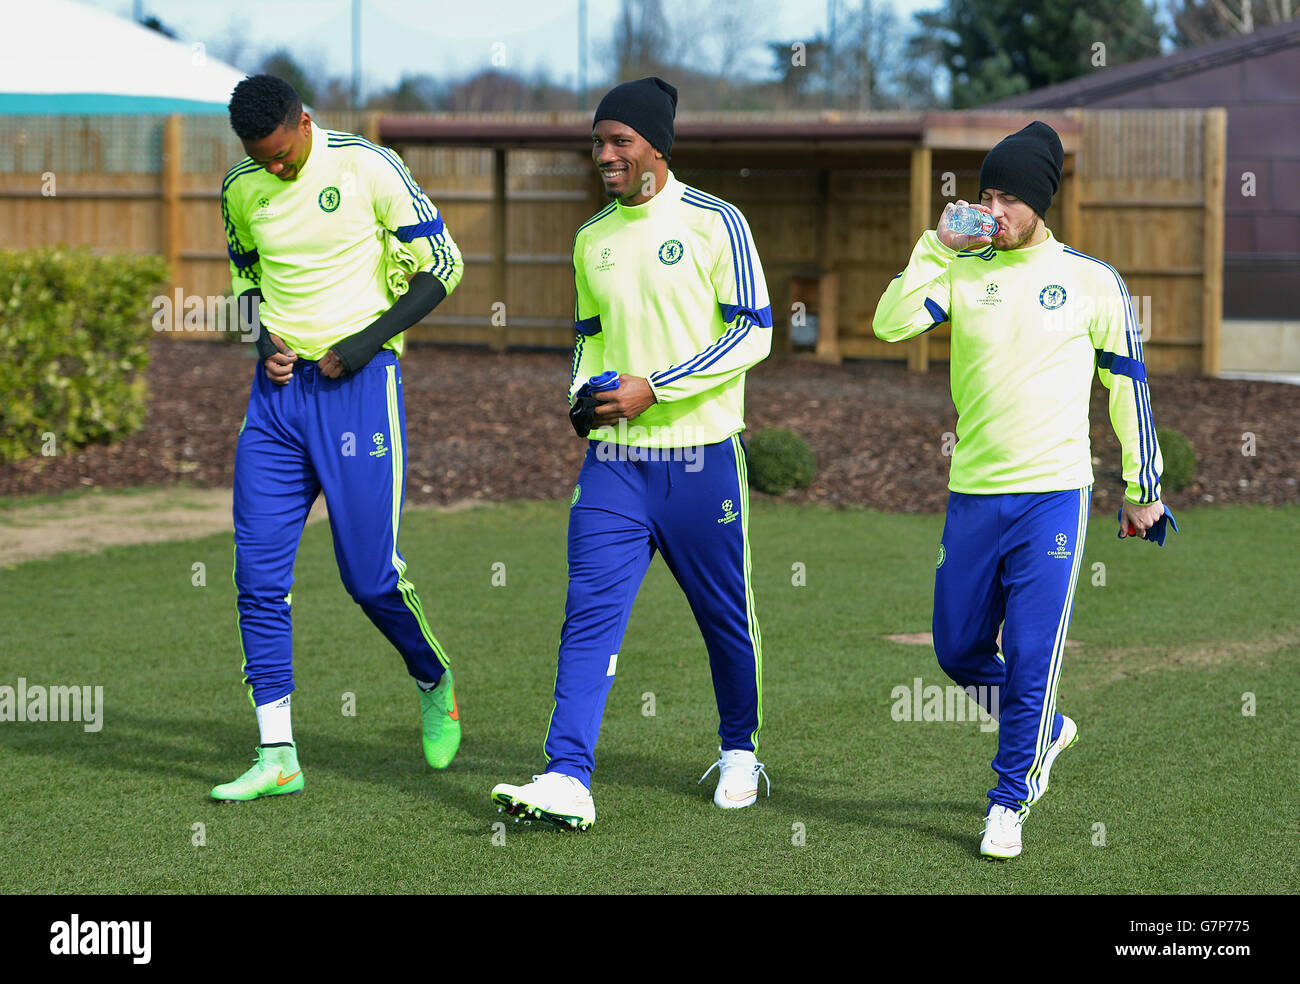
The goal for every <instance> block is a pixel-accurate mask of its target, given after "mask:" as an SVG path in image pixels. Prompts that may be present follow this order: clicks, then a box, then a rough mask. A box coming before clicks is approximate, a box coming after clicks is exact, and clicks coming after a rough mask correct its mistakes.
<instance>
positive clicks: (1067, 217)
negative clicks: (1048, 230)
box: [1057, 151, 1088, 253]
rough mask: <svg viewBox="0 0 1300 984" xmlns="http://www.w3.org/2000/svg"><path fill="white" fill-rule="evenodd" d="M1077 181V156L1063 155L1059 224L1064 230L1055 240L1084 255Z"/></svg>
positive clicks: (1072, 154)
mask: <svg viewBox="0 0 1300 984" xmlns="http://www.w3.org/2000/svg"><path fill="white" fill-rule="evenodd" d="M1079 180H1080V179H1079V155H1078V154H1077V153H1075V152H1073V151H1071V152H1070V153H1068V154H1066V155H1065V173H1064V174H1063V175H1062V177H1061V222H1062V224H1064V226H1065V228H1064V229H1062V230H1061V231H1060V232H1059V233H1058V234H1057V239H1059V240H1060V241H1061V242H1063V243H1068V244H1069V245H1071V246H1073V247H1074V248H1075V249H1077V250H1079V251H1080V252H1083V253H1086V252H1087V251H1088V243H1087V241H1086V240H1085V239H1084V236H1083V209H1082V206H1080V204H1079Z"/></svg>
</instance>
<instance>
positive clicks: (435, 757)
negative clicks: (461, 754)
mask: <svg viewBox="0 0 1300 984" xmlns="http://www.w3.org/2000/svg"><path fill="white" fill-rule="evenodd" d="M454 687H455V684H454V682H453V681H452V678H451V670H447V671H446V672H445V673H443V675H442V679H441V680H439V681H438V685H437V686H436V687H434V688H433V689H432V690H421V691H420V719H421V722H422V725H423V729H424V760H425V761H426V762H428V763H429V764H430V765H431V766H433V767H434V768H435V769H445V768H447V766H449V765H451V760H452V759H454V758H455V757H456V749H458V748H460V708H459V707H458V706H457V704H456V691H455V689H454Z"/></svg>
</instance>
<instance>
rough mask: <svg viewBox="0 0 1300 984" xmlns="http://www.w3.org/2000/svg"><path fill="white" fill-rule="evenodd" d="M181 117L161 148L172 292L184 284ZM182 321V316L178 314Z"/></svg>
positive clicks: (170, 121)
mask: <svg viewBox="0 0 1300 984" xmlns="http://www.w3.org/2000/svg"><path fill="white" fill-rule="evenodd" d="M182 125H183V124H182V122H181V116H180V114H179V113H172V114H171V115H170V116H168V117H167V119H166V120H165V121H164V122H163V147H162V188H161V194H162V199H161V200H162V247H163V258H164V259H165V260H166V261H167V271H168V273H167V276H168V277H169V278H170V280H171V288H172V290H173V291H174V290H175V288H177V287H183V286H184V285H183V284H182V282H181V229H182V228H183V226H182V223H181V127H182ZM177 317H178V318H179V312H177Z"/></svg>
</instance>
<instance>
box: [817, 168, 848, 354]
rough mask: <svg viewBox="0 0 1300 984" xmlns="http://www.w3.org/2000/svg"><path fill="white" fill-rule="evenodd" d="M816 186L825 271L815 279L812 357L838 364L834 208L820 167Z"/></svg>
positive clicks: (827, 174) (826, 176) (828, 182)
mask: <svg viewBox="0 0 1300 984" xmlns="http://www.w3.org/2000/svg"><path fill="white" fill-rule="evenodd" d="M817 188H818V191H819V192H820V193H821V197H822V210H821V223H820V224H821V254H822V256H821V263H820V264H819V266H820V267H821V268H822V270H824V271H825V272H824V273H823V274H822V276H821V278H820V279H819V280H818V282H817V348H816V349H815V350H814V352H813V358H814V359H816V360H817V361H818V362H831V363H835V364H836V365H838V364H839V363H840V362H841V361H842V357H841V355H840V324H839V302H840V278H839V274H837V273H836V272H835V229H834V224H835V208H834V205H833V204H832V202H831V198H832V195H831V174H830V171H825V170H823V171H822V172H821V173H820V174H819V175H818V176H817Z"/></svg>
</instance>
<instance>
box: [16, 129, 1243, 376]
mask: <svg viewBox="0 0 1300 984" xmlns="http://www.w3.org/2000/svg"><path fill="white" fill-rule="evenodd" d="M1022 115H1023V114H1022ZM1056 115H1057V116H1060V115H1061V114H1059V113H1058V114H1056ZM941 116H942V120H941V122H943V123H944V125H946V126H948V127H949V130H951V126H952V121H953V120H959V119H960V116H961V114H941ZM1065 116H1067V117H1069V118H1070V119H1072V120H1077V121H1078V124H1079V126H1078V133H1077V135H1076V136H1074V137H1072V138H1071V143H1070V148H1071V151H1072V152H1071V153H1070V155H1069V157H1068V158H1067V174H1066V177H1065V181H1064V184H1063V187H1062V189H1061V191H1060V193H1059V194H1058V196H1057V199H1056V201H1055V203H1054V204H1053V207H1052V210H1051V212H1049V213H1048V224H1049V226H1050V227H1051V228H1052V230H1053V233H1054V234H1055V235H1056V236H1057V237H1058V238H1059V239H1062V240H1064V241H1065V242H1067V243H1069V244H1070V245H1072V246H1074V247H1076V248H1078V249H1080V250H1082V251H1083V252H1086V253H1089V254H1091V255H1094V256H1098V257H1099V258H1102V259H1104V260H1106V261H1107V262H1109V263H1110V264H1111V265H1113V266H1115V267H1116V268H1117V269H1118V270H1119V271H1120V273H1121V274H1122V275H1123V276H1124V277H1125V280H1126V282H1127V284H1128V287H1129V290H1130V292H1131V293H1132V294H1133V295H1134V297H1135V305H1136V307H1137V309H1138V314H1139V318H1140V320H1141V321H1142V324H1143V328H1144V332H1146V333H1148V334H1147V340H1146V341H1145V347H1146V356H1147V362H1148V365H1149V367H1150V369H1151V371H1152V372H1154V373H1184V374H1185V373H1205V374H1209V375H1213V374H1216V373H1217V371H1218V353H1219V323H1220V310H1221V304H1222V291H1223V287H1222V266H1223V172H1224V140H1225V131H1226V116H1225V114H1224V112H1223V111H1222V110H1214V109H1211V110H1105V111H1084V110H1076V111H1070V112H1068V113H1066V114H1065ZM1030 118H1032V115H1031V117H1030ZM324 123H325V125H327V126H328V127H330V128H334V129H342V130H349V131H354V132H361V133H365V134H367V135H370V136H372V137H374V136H376V135H377V129H376V117H374V116H372V115H362V114H334V115H333V116H330V117H329V118H327V119H325V120H324ZM941 130H942V127H936V128H935V132H936V133H939V132H940V131H941ZM945 132H947V131H945ZM1008 132H1009V130H1008ZM967 143H970V141H967ZM933 144H934V145H933V146H932V145H930V144H929V143H928V142H927V143H924V144H923V145H921V146H908V145H906V144H900V143H899V142H898V141H894V142H892V143H890V142H886V141H882V142H881V145H880V146H878V147H872V148H871V149H870V150H868V151H866V152H863V153H861V154H859V155H857V157H856V158H854V159H852V160H849V159H846V158H845V157H844V156H843V155H841V156H840V157H838V158H834V159H833V160H831V159H829V158H825V157H823V156H821V155H819V154H818V153H817V152H816V150H815V148H814V147H813V146H811V144H810V146H809V148H808V149H807V150H806V151H802V150H799V149H798V148H794V149H790V148H788V147H787V148H786V149H784V150H782V151H781V152H780V153H759V154H755V153H753V152H752V151H742V150H739V149H729V148H727V147H726V146H725V145H719V146H716V147H708V148H700V147H696V148H694V149H692V150H689V151H686V150H683V151H682V152H680V153H675V154H674V159H673V169H674V173H676V174H677V176H678V177H679V178H681V179H682V180H683V181H686V182H687V183H689V184H694V185H696V186H698V187H701V188H703V189H705V190H706V191H709V192H711V193H713V194H716V195H718V196H720V197H722V198H725V199H727V200H729V201H731V202H733V203H734V204H735V205H737V206H738V207H739V208H740V209H741V210H742V211H743V212H744V213H745V215H746V217H747V218H748V220H749V222H750V225H751V228H752V230H753V233H754V239H755V242H756V244H757V247H758V250H759V254H760V256H761V257H762V260H763V265H764V269H765V273H766V276H767V282H768V289H769V293H770V294H771V298H772V306H773V312H774V317H775V320H776V323H777V333H778V346H779V347H783V348H787V349H788V348H789V347H790V335H789V328H790V324H789V322H790V315H791V312H792V310H797V309H796V308H795V307H794V305H795V303H796V302H802V303H804V304H805V305H811V308H812V310H813V313H816V314H818V315H820V316H821V317H822V318H823V319H829V323H831V324H834V325H835V326H836V328H835V331H834V333H833V337H831V338H830V339H826V338H823V339H822V342H821V344H820V346H819V352H820V354H821V355H822V356H823V357H828V358H838V357H848V358H881V359H902V358H907V359H908V360H909V362H910V364H911V365H912V366H913V367H914V368H925V367H926V366H927V365H928V363H929V361H930V360H931V359H938V360H944V359H946V358H947V357H948V337H947V328H946V326H943V327H941V328H939V329H936V331H934V332H931V333H930V334H929V335H927V336H925V337H924V338H923V339H921V340H918V341H917V342H915V343H911V344H910V345H908V346H890V345H887V344H885V343H883V342H880V341H879V340H878V339H876V338H875V336H874V335H873V334H872V331H871V318H872V314H873V312H874V310H875V306H876V301H877V300H878V298H879V296H880V293H881V291H883V290H884V288H885V286H886V285H887V284H888V282H889V279H890V278H891V277H892V276H893V275H894V274H895V273H897V272H898V271H899V270H900V269H902V267H903V265H904V264H905V263H906V260H907V256H908V254H909V253H910V251H911V248H912V245H913V243H914V242H915V240H916V237H917V235H919V233H920V231H921V230H922V229H924V228H929V227H933V225H934V223H935V221H936V220H937V217H938V214H939V212H940V211H941V210H942V207H943V203H944V202H945V201H947V200H949V199H950V198H956V197H964V198H967V199H971V198H973V197H974V196H975V195H976V194H977V193H978V192H977V189H976V187H975V185H976V184H977V176H978V173H979V165H980V161H981V160H982V158H983V152H984V149H986V144H982V143H981V144H974V145H970V146H966V145H963V143H962V141H961V140H953V139H950V138H949V137H942V138H941V137H936V138H935V140H934V141H933ZM394 146H395V149H396V150H397V151H398V152H399V153H400V154H401V155H402V156H403V158H404V159H405V160H406V161H407V163H408V165H409V166H410V168H411V170H412V172H413V173H414V175H415V177H416V178H417V179H418V180H419V181H420V183H421V184H422V185H423V186H424V188H425V189H426V190H427V191H428V193H429V196H430V198H431V199H433V201H434V202H435V203H436V204H437V205H438V206H439V208H440V209H441V210H442V212H443V214H444V216H445V218H446V221H447V226H448V229H449V230H450V231H451V233H452V235H453V236H454V237H455V239H456V241H457V243H458V245H459V246H460V249H461V251H462V253H463V255H464V257H465V261H466V273H465V276H464V279H463V280H462V282H461V285H460V287H459V289H458V290H457V291H456V292H455V293H454V294H453V295H452V296H451V297H450V298H449V299H448V300H447V302H446V303H444V304H443V305H441V306H440V307H439V308H438V310H437V311H435V312H434V314H433V315H431V316H430V317H429V318H428V319H427V320H426V321H425V322H423V323H421V325H419V326H417V327H416V328H415V329H412V332H411V333H410V334H411V335H412V337H414V338H416V339H419V340H425V341H442V342H458V343H478V344H487V345H492V346H494V347H498V348H504V347H507V346H552V347H560V348H564V347H568V346H569V345H571V343H572V305H573V287H572V270H571V256H570V247H571V243H572V237H573V232H574V230H575V229H576V228H577V227H578V226H579V225H580V224H581V223H582V222H583V221H584V220H585V219H586V218H587V217H589V216H590V215H591V214H592V213H593V212H594V211H596V210H597V209H598V208H599V207H600V205H601V204H602V199H601V193H600V188H599V184H598V182H597V180H596V176H595V174H594V169H593V168H592V165H591V161H590V157H589V156H588V154H587V153H586V148H585V147H581V146H579V147H577V148H575V150H574V151H572V152H568V151H562V150H548V149H510V148H506V147H499V148H464V147H462V148H457V147H445V146H428V145H423V144H414V143H412V144H409V145H403V144H401V143H397V144H395V145H394ZM241 157H242V149H241V148H240V145H239V143H238V141H237V140H236V139H235V138H234V136H233V134H231V133H230V130H229V126H228V124H227V122H226V119H225V117H224V116H223V115H215V116H206V117H202V116H192V117H179V116H173V117H166V118H164V117H65V118H36V117H9V118H7V119H6V121H5V123H4V124H3V126H0V248H10V249H21V248H28V247H35V246H45V245H54V244H66V245H73V246H89V247H90V248H92V249H95V250H98V251H114V250H125V251H131V252H156V253H161V254H163V255H164V256H165V257H166V258H167V259H168V261H169V264H170V267H171V269H172V271H173V284H172V287H173V289H175V288H179V289H181V290H182V291H183V292H184V293H185V294H186V295H198V296H201V297H209V296H217V295H222V294H224V293H225V292H226V291H227V290H228V289H229V268H228V264H227V257H226V251H225V239H224V232H223V226H222V220H221V213H220V197H219V196H220V184H221V178H222V176H223V175H224V173H225V171H226V170H227V169H228V168H229V167H230V166H231V165H232V164H233V163H234V162H236V161H237V160H239V159H240V158H241ZM828 160H829V163H828ZM954 179H955V182H956V189H955V194H951V193H950V192H952V191H953V188H952V187H951V186H952V183H953V181H954Z"/></svg>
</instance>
